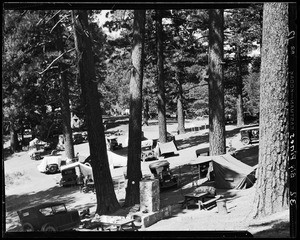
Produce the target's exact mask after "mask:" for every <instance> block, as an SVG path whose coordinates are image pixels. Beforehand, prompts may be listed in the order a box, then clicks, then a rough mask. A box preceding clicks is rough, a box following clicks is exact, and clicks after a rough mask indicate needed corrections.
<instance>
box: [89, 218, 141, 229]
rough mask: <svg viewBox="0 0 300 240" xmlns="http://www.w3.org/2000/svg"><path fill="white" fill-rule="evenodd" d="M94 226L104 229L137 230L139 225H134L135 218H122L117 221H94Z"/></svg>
mask: <svg viewBox="0 0 300 240" xmlns="http://www.w3.org/2000/svg"><path fill="white" fill-rule="evenodd" d="M92 222H93V224H92V225H93V228H97V229H99V227H101V229H102V230H103V231H111V230H112V229H113V228H116V230H117V231H126V230H130V231H137V227H136V226H135V225H134V219H121V220H117V221H115V222H104V221H92Z"/></svg>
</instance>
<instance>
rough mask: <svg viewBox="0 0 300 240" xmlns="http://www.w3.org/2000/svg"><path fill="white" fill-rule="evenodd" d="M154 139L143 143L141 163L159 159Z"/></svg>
mask: <svg viewBox="0 0 300 240" xmlns="http://www.w3.org/2000/svg"><path fill="white" fill-rule="evenodd" d="M154 142H155V141H153V140H152V139H148V140H144V141H142V142H141V151H142V153H141V161H143V162H145V161H146V160H149V159H150V160H152V159H156V158H157V154H156V151H155V145H154Z"/></svg>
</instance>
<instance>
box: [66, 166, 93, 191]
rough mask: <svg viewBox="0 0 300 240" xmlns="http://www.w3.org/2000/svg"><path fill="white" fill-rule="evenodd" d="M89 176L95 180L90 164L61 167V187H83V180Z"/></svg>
mask: <svg viewBox="0 0 300 240" xmlns="http://www.w3.org/2000/svg"><path fill="white" fill-rule="evenodd" d="M88 176H89V177H90V178H91V179H93V172H92V167H91V165H90V164H89V163H88V162H87V163H85V164H83V163H80V162H75V163H70V164H67V165H65V166H62V167H61V180H60V186H63V187H67V186H73V185H82V184H83V179H84V178H85V177H88Z"/></svg>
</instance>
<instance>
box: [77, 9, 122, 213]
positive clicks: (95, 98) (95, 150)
mask: <svg viewBox="0 0 300 240" xmlns="http://www.w3.org/2000/svg"><path fill="white" fill-rule="evenodd" d="M72 19H73V23H74V31H75V34H74V35H75V38H74V39H75V46H76V50H77V54H78V64H79V80H80V85H81V91H82V97H83V103H84V109H85V116H86V123H87V132H88V139H89V147H90V156H91V160H92V162H91V165H92V169H93V176H94V182H95V190H96V198H97V209H96V212H97V213H98V214H99V215H101V214H109V213H113V212H115V211H116V210H117V209H119V208H120V204H119V202H118V200H117V197H116V194H115V191H114V185H113V181H112V177H111V173H110V169H109V162H108V156H107V149H106V141H105V135H104V126H103V123H102V113H101V108H100V100H99V93H98V82H96V76H95V64H94V56H93V51H92V39H91V34H90V31H89V27H88V15H87V11H86V10H74V11H73V12H72Z"/></svg>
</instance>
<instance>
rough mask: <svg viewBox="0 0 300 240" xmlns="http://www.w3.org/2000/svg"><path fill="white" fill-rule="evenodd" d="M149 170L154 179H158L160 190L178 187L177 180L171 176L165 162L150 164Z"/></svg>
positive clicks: (167, 164) (168, 165)
mask: <svg viewBox="0 0 300 240" xmlns="http://www.w3.org/2000/svg"><path fill="white" fill-rule="evenodd" d="M149 168H150V171H151V173H152V174H153V175H154V177H155V178H158V180H159V186H160V188H161V189H164V188H170V187H174V186H178V178H177V176H174V175H173V174H172V172H171V170H170V163H169V162H168V161H167V160H162V161H159V162H155V163H151V164H150V165H149Z"/></svg>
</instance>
